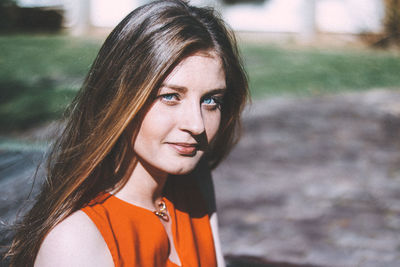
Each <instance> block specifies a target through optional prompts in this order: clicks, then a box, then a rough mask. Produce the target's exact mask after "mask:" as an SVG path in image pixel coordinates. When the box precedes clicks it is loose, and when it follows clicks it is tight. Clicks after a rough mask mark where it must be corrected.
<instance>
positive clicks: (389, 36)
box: [364, 0, 400, 48]
mask: <svg viewBox="0 0 400 267" xmlns="http://www.w3.org/2000/svg"><path fill="white" fill-rule="evenodd" d="M383 2H384V6H385V17H384V20H383V26H384V32H383V34H381V35H378V36H376V37H374V36H366V37H367V42H369V43H372V44H373V46H376V47H381V48H386V47H388V46H390V45H393V44H395V45H397V46H400V0H383ZM364 39H365V38H364ZM371 40H372V41H371Z"/></svg>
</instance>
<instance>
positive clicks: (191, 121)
mask: <svg viewBox="0 0 400 267" xmlns="http://www.w3.org/2000/svg"><path fill="white" fill-rule="evenodd" d="M179 120H180V128H181V130H182V131H187V132H190V133H191V134H192V135H200V134H202V133H204V131H205V125H204V119H203V114H202V111H201V106H200V105H198V104H197V105H196V104H188V105H186V107H185V108H184V109H183V110H182V114H181V116H180V118H179Z"/></svg>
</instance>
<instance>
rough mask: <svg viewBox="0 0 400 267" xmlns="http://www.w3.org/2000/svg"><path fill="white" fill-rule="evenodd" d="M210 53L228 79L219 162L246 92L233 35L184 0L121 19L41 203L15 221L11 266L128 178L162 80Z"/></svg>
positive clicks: (80, 99) (233, 136)
mask: <svg viewBox="0 0 400 267" xmlns="http://www.w3.org/2000/svg"><path fill="white" fill-rule="evenodd" d="M210 50H211V51H213V52H215V53H216V54H217V55H218V56H219V57H220V58H221V60H222V62H223V68H224V70H225V76H226V84H227V93H226V96H225V99H224V102H223V105H222V117H221V118H222V119H221V125H220V129H219V131H218V134H217V136H216V138H215V141H214V142H213V144H212V146H211V148H210V151H209V152H208V153H207V155H206V156H207V160H208V161H209V163H210V167H215V166H217V164H218V163H219V162H220V161H221V159H222V158H223V157H224V156H225V155H226V154H227V153H228V151H229V150H230V148H231V147H232V145H233V144H234V143H235V142H236V140H237V138H238V136H237V131H236V129H237V127H238V125H239V117H240V113H241V111H242V109H243V106H244V104H245V102H246V99H247V94H248V90H247V79H246V75H245V73H244V70H243V68H242V64H241V61H240V58H239V56H238V50H237V47H236V41H235V38H234V35H233V34H232V32H231V31H230V30H228V29H227V28H226V26H225V24H224V23H223V21H222V20H221V19H220V18H219V17H218V16H217V15H216V14H215V12H214V11H213V10H211V9H205V8H198V7H193V6H190V5H188V4H187V3H186V2H184V1H179V0H167V1H156V2H152V3H150V4H147V5H144V6H142V7H140V8H138V9H136V10H134V11H132V12H131V13H130V14H129V15H128V16H127V17H126V18H124V19H123V20H122V21H121V22H120V23H119V24H118V26H117V27H116V28H115V29H114V30H113V31H112V32H111V34H110V35H109V36H108V38H107V39H106V41H105V42H104V44H103V46H102V47H101V49H100V51H99V53H98V55H97V57H96V59H95V61H94V63H93V65H92V67H91V70H90V72H89V74H88V75H87V77H86V80H85V82H84V84H83V86H82V89H81V90H80V92H79V93H78V95H77V96H76V98H75V100H74V101H73V103H72V104H71V107H70V109H69V113H68V114H69V115H68V119H67V123H66V127H65V129H64V131H63V133H62V135H61V136H60V138H59V139H58V141H57V142H56V143H55V144H54V146H53V149H52V151H51V153H50V154H49V156H48V162H47V177H46V181H45V183H44V184H43V186H42V191H41V193H40V194H39V195H38V197H37V199H36V202H35V203H36V204H35V205H34V206H33V208H32V209H31V210H30V211H29V212H28V213H27V214H26V215H25V216H24V218H23V220H22V221H21V223H19V224H18V226H17V231H16V234H15V238H14V241H13V243H12V246H11V249H10V250H9V253H8V256H11V265H12V266H32V265H33V263H34V260H35V257H36V254H37V252H38V250H39V247H40V245H41V243H42V241H43V239H44V238H45V236H46V234H47V233H48V232H49V231H50V230H51V229H52V228H53V227H54V226H55V225H56V224H57V223H59V222H60V221H61V220H63V219H65V218H66V217H67V216H69V215H70V214H71V213H73V212H74V211H76V210H79V209H81V208H82V207H83V206H84V205H86V204H87V203H88V202H89V201H90V200H91V199H93V198H94V197H95V196H96V195H97V194H99V193H100V192H104V191H110V190H112V189H118V188H120V187H121V186H122V185H123V184H124V183H125V182H126V177H127V176H126V173H127V171H128V168H129V166H132V164H131V163H132V160H134V154H133V152H132V146H131V142H132V138H134V137H135V134H136V132H137V131H138V128H139V126H140V123H141V120H142V118H143V116H144V114H145V111H146V110H147V109H148V107H149V106H150V104H151V103H152V102H153V101H154V98H155V96H156V94H157V91H158V88H159V87H160V85H161V83H162V82H163V80H164V79H165V78H166V77H167V75H168V74H169V73H170V72H171V71H172V69H173V68H174V67H175V66H176V65H177V64H178V63H179V62H180V61H181V60H182V59H183V58H185V57H187V56H189V55H190V54H193V53H194V52H196V51H210Z"/></svg>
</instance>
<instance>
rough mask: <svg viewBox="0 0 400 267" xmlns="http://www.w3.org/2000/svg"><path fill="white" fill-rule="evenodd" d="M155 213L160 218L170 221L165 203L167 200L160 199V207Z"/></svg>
mask: <svg viewBox="0 0 400 267" xmlns="http://www.w3.org/2000/svg"><path fill="white" fill-rule="evenodd" d="M153 213H154V214H155V215H157V217H159V218H160V219H162V220H164V221H166V222H168V221H169V217H168V212H167V205H165V202H164V201H163V200H160V202H158V208H157V210H155V211H153Z"/></svg>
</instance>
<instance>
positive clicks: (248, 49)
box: [242, 44, 400, 98]
mask: <svg viewBox="0 0 400 267" xmlns="http://www.w3.org/2000/svg"><path fill="white" fill-rule="evenodd" d="M242 52H243V55H244V61H245V63H246V69H247V72H248V74H249V78H250V88H251V92H252V95H253V98H258V97H265V96H268V95H277V94H292V95H293V94H295V95H310V94H327V93H338V92H343V91H359V90H368V89H376V88H400V75H399V74H400V56H399V55H398V53H396V52H388V51H382V50H366V49H358V50H356V49H354V48H352V49H336V50H332V49H311V48H301V49H299V48H297V49H295V48H279V47H277V46H261V45H246V44H245V45H243V46H242Z"/></svg>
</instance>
